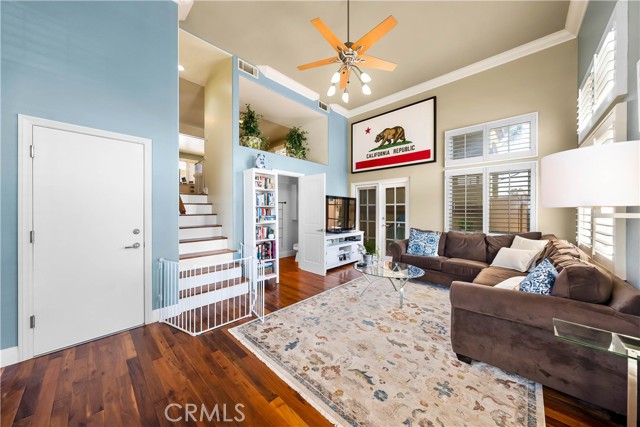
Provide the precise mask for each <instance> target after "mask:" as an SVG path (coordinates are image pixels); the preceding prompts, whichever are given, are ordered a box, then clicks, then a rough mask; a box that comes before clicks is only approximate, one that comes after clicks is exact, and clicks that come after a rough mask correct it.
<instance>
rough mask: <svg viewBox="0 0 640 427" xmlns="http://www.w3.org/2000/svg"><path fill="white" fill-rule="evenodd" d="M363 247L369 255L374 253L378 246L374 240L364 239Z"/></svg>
mask: <svg viewBox="0 0 640 427" xmlns="http://www.w3.org/2000/svg"><path fill="white" fill-rule="evenodd" d="M364 249H365V250H366V251H367V253H368V254H370V255H374V254H375V253H376V251H377V250H378V248H377V247H376V242H375V241H373V240H365V242H364Z"/></svg>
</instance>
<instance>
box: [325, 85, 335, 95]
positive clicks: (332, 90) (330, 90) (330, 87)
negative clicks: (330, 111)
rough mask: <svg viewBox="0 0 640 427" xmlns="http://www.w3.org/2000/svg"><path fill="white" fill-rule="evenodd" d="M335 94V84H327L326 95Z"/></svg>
mask: <svg viewBox="0 0 640 427" xmlns="http://www.w3.org/2000/svg"><path fill="white" fill-rule="evenodd" d="M335 94H336V85H331V86H329V90H328V91H327V96H333V95H335Z"/></svg>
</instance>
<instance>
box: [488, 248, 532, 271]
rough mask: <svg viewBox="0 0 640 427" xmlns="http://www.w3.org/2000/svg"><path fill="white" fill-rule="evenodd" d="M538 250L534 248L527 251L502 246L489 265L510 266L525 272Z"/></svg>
mask: <svg viewBox="0 0 640 427" xmlns="http://www.w3.org/2000/svg"><path fill="white" fill-rule="evenodd" d="M538 255H539V252H538V251H536V250H533V251H527V250H524V249H512V248H502V249H500V251H499V252H498V255H496V258H495V259H494V260H493V262H492V263H491V265H492V266H493V267H503V268H511V269H513V270H517V271H521V272H523V273H524V272H525V271H529V268H530V267H531V266H532V265H533V264H534V263H535V261H536V259H537V258H538Z"/></svg>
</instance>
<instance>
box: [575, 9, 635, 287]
mask: <svg viewBox="0 0 640 427" xmlns="http://www.w3.org/2000/svg"><path fill="white" fill-rule="evenodd" d="M616 4H617V2H615V1H590V2H589V5H588V7H587V12H586V13H585V17H584V20H583V21H582V26H581V27H580V34H578V84H581V83H582V80H583V78H584V76H585V74H586V72H587V70H588V68H589V64H590V63H591V60H592V58H593V54H594V53H595V51H596V49H597V48H598V43H599V42H600V39H601V38H602V35H603V33H604V30H605V27H606V26H607V23H608V22H609V18H610V17H611V14H612V13H613V10H614V8H615V6H616ZM628 8H629V9H628V15H629V21H628V25H629V27H628V30H629V34H628V39H629V47H628V56H627V58H628V73H627V77H628V80H627V96H625V98H624V100H625V101H627V139H628V140H640V130H639V129H638V92H637V90H638V89H637V87H638V81H637V74H636V63H637V62H638V60H639V59H640V2H639V1H630V2H628ZM628 210H629V211H630V212H633V211H635V212H638V208H629V209H628ZM626 251H627V281H628V282H629V283H631V284H633V285H634V286H635V287H637V288H640V263H638V260H639V259H640V221H638V220H637V219H632V220H627V248H626Z"/></svg>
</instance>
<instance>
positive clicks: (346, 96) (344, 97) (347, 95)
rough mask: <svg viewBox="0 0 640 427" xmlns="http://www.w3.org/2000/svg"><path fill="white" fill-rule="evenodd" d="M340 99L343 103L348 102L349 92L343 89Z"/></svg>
mask: <svg viewBox="0 0 640 427" xmlns="http://www.w3.org/2000/svg"><path fill="white" fill-rule="evenodd" d="M342 101H343V102H344V103H345V104H348V103H349V92H348V91H347V90H346V89H345V90H344V92H342Z"/></svg>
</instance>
